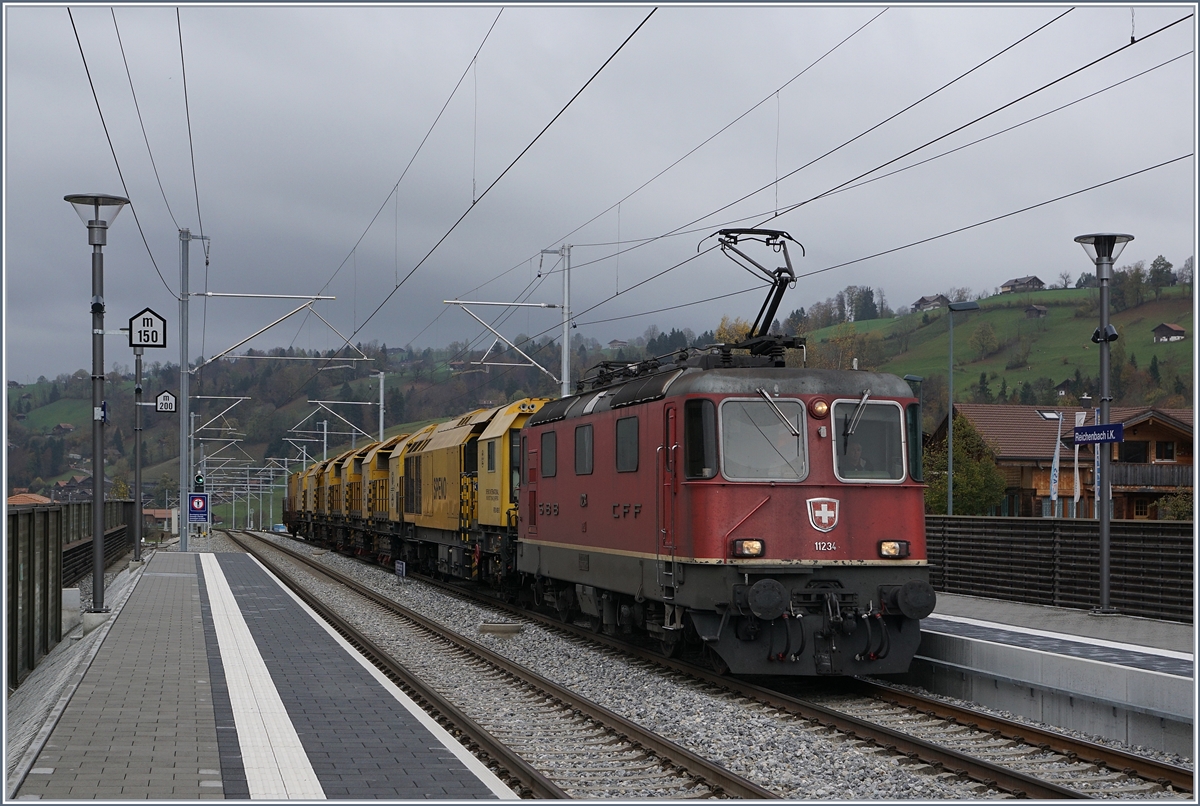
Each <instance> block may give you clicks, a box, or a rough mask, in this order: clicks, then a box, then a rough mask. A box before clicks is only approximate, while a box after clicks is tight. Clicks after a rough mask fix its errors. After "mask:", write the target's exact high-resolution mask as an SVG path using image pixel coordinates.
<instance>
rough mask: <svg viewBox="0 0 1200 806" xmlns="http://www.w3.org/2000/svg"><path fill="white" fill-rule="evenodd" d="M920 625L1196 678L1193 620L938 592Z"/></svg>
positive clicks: (942, 631)
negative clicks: (1100, 612) (929, 613)
mask: <svg viewBox="0 0 1200 806" xmlns="http://www.w3.org/2000/svg"><path fill="white" fill-rule="evenodd" d="M921 629H922V630H923V631H927V632H939V633H946V634H950V635H958V636H961V637H965V638H975V639H979V640H984V641H992V642H995V643H1001V644H1008V645H1010V646H1018V647H1024V648H1026V649H1036V650H1041V651H1044V652H1050V653H1057V654H1062V655H1068V656H1072V657H1078V658H1086V659H1089V660H1096V661H1101V662H1106V663H1114V664H1118V665H1122V666H1130V667H1133V668H1137V669H1145V670H1147V671H1157V672H1163V673H1165V674H1170V675H1178V676H1183V677H1194V667H1195V640H1196V636H1195V629H1194V628H1193V626H1192V625H1191V624H1180V623H1176V622H1170V621H1155V620H1152V619H1146V618H1139V617H1136V616H1122V615H1103V616H1100V615H1093V614H1091V613H1088V612H1086V611H1082V610H1071V609H1068V608H1063V607H1044V606H1040V605H1025V604H1016V603H1013V602H1004V601H1000V600H998V599H983V598H977V597H974V596H957V595H954V594H949V593H939V594H938V597H937V607H936V608H935V609H934V612H933V615H932V616H931V617H930V618H928V619H925V620H923V621H922V622H921Z"/></svg>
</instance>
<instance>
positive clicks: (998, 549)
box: [925, 515, 1195, 624]
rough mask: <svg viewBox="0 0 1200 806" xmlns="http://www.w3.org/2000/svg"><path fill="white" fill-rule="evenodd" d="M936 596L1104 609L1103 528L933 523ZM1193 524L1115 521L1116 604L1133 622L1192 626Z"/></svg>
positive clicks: (1063, 523)
mask: <svg viewBox="0 0 1200 806" xmlns="http://www.w3.org/2000/svg"><path fill="white" fill-rule="evenodd" d="M925 534H926V541H927V546H928V551H929V564H930V566H931V575H930V576H931V579H930V581H931V582H932V583H933V586H934V588H935V589H937V590H939V591H943V592H945V593H958V594H964V595H967V596H983V597H987V598H991V599H1003V600H1006V601H1011V602H1023V603H1027V604H1041V605H1053V606H1055V607H1071V608H1081V609H1088V610H1090V609H1092V608H1095V607H1098V606H1099V604H1100V525H1099V523H1098V522H1097V521H1093V520H1083V519H1066V518H982V517H970V516H957V515H955V516H944V515H943V516H927V517H926V518H925ZM1194 534H1195V533H1194V525H1193V523H1192V521H1141V520H1114V521H1112V522H1111V529H1110V531H1109V536H1110V540H1109V558H1110V569H1111V573H1110V576H1109V585H1110V596H1109V600H1110V601H1109V603H1110V605H1111V606H1112V607H1114V608H1116V609H1117V610H1118V611H1120V612H1121V613H1124V614H1126V615H1132V616H1145V617H1148V618H1156V619H1165V620H1168V621H1181V622H1185V623H1188V624H1190V623H1192V619H1193V603H1192V597H1193V590H1192V567H1193V562H1194V556H1193V555H1194V548H1195V546H1194Z"/></svg>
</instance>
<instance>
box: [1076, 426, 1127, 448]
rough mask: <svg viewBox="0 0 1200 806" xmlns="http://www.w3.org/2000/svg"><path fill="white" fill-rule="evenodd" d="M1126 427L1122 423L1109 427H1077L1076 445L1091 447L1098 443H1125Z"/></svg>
mask: <svg viewBox="0 0 1200 806" xmlns="http://www.w3.org/2000/svg"><path fill="white" fill-rule="evenodd" d="M1124 441H1125V426H1124V425H1122V424H1121V423H1109V424H1108V425H1079V426H1076V427H1075V444H1077V445H1090V444H1093V443H1097V442H1124Z"/></svg>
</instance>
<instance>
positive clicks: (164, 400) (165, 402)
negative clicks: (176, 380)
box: [154, 389, 175, 413]
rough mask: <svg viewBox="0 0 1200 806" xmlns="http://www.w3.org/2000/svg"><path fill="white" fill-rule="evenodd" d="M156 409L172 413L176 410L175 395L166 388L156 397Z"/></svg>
mask: <svg viewBox="0 0 1200 806" xmlns="http://www.w3.org/2000/svg"><path fill="white" fill-rule="evenodd" d="M154 410H155V411H165V412H167V413H171V412H174V411H175V395H173V394H171V392H170V391H168V390H166V389H164V390H163V391H162V392H161V393H160V394H159V396H158V397H156V398H154Z"/></svg>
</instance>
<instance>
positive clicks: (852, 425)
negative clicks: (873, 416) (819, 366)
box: [759, 389, 871, 437]
mask: <svg viewBox="0 0 1200 806" xmlns="http://www.w3.org/2000/svg"><path fill="white" fill-rule="evenodd" d="M759 391H762V390H759ZM870 396H871V390H870V389H863V395H862V400H860V401H858V405H857V406H855V407H854V413H853V414H851V415H850V419H848V420H847V421H846V427H845V428H843V429H842V436H843V437H849V436H853V435H854V429H856V428H858V421H859V420H860V419H861V418H862V415H863V410H865V409H866V407H867V398H869V397H870Z"/></svg>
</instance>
